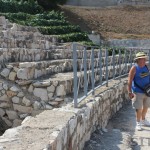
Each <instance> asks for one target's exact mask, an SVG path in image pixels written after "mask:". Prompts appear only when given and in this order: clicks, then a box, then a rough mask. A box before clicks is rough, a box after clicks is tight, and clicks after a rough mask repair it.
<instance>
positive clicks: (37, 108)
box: [33, 101, 41, 110]
mask: <svg viewBox="0 0 150 150" xmlns="http://www.w3.org/2000/svg"><path fill="white" fill-rule="evenodd" d="M33 108H34V109H35V110H39V109H40V108H41V103H40V102H38V101H35V102H34V104H33Z"/></svg>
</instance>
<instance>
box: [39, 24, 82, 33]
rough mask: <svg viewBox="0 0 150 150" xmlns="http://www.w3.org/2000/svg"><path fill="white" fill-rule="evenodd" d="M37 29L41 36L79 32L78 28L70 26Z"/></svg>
mask: <svg viewBox="0 0 150 150" xmlns="http://www.w3.org/2000/svg"><path fill="white" fill-rule="evenodd" d="M38 29H39V31H40V32H41V33H42V34H51V35H54V34H55V35H59V34H67V33H71V32H81V30H80V27H79V26H72V25H68V26H51V27H50V26H48V27H38Z"/></svg>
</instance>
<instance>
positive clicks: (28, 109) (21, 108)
mask: <svg viewBox="0 0 150 150" xmlns="http://www.w3.org/2000/svg"><path fill="white" fill-rule="evenodd" d="M13 108H14V110H16V111H19V112H23V113H31V112H32V110H33V108H32V107H26V106H21V105H18V104H13Z"/></svg>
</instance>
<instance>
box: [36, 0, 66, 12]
mask: <svg viewBox="0 0 150 150" xmlns="http://www.w3.org/2000/svg"><path fill="white" fill-rule="evenodd" d="M37 2H38V4H39V5H41V6H42V7H43V8H44V9H47V10H48V9H50V8H56V7H57V5H58V4H61V5H63V4H65V3H66V2H67V0H37Z"/></svg>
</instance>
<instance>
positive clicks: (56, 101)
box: [0, 17, 130, 127]
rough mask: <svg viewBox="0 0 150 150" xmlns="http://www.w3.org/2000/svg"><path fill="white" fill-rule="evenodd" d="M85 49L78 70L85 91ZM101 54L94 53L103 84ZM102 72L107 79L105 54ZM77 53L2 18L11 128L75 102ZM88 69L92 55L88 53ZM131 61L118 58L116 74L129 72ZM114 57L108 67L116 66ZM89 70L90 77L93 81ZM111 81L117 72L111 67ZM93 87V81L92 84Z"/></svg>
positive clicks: (1, 78) (2, 82) (0, 97)
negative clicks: (23, 121) (74, 57)
mask: <svg viewBox="0 0 150 150" xmlns="http://www.w3.org/2000/svg"><path fill="white" fill-rule="evenodd" d="M82 49H83V47H82V46H78V47H77V56H78V59H77V68H78V77H79V78H80V81H81V84H80V87H81V88H82V87H83V84H82V83H83V77H84V76H83V70H82V66H81V63H82V61H83V60H82V58H83V50H82ZM98 52H99V50H95V51H94V56H95V59H94V67H95V68H94V69H95V70H94V71H95V76H96V82H98V81H99V76H100V75H99V73H98V72H99V63H98ZM102 56H103V58H102V66H103V69H102V72H103V80H104V79H105V65H106V64H105V52H104V51H102ZM72 58H73V51H72V49H71V43H63V44H60V43H58V42H57V37H55V36H49V35H42V34H40V33H39V32H38V30H37V29H36V28H33V27H25V26H21V25H17V24H12V23H10V22H9V21H8V20H6V19H5V18H4V17H0V89H1V90H0V117H2V120H4V121H5V123H6V124H7V126H8V127H15V126H18V125H20V124H21V122H22V120H23V119H24V118H26V117H27V116H30V115H32V116H33V115H36V114H38V113H40V112H41V111H43V110H47V109H53V108H56V107H61V106H63V105H66V104H67V103H70V102H72V100H73V97H72V96H70V95H71V94H73V78H74V77H73V59H72ZM87 58H88V59H87V66H89V64H90V63H91V62H90V58H91V51H90V50H87ZM125 59H126V61H128V59H129V58H124V57H123V56H122V58H121V62H122V65H121V68H120V67H119V65H118V63H119V57H118V56H116V57H115V64H116V68H115V72H116V74H117V73H119V72H120V69H121V71H122V72H123V71H125V70H126V69H127V70H129V68H130V65H127V66H125V65H124V62H125ZM112 60H113V58H112V56H109V57H108V64H109V65H111V64H112ZM90 68H91V67H90V66H89V67H88V71H87V74H88V77H89V79H90V77H91V71H90V70H89V69H90ZM108 69H109V78H112V72H113V68H112V67H111V66H110V67H108ZM89 84H90V81H89Z"/></svg>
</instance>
